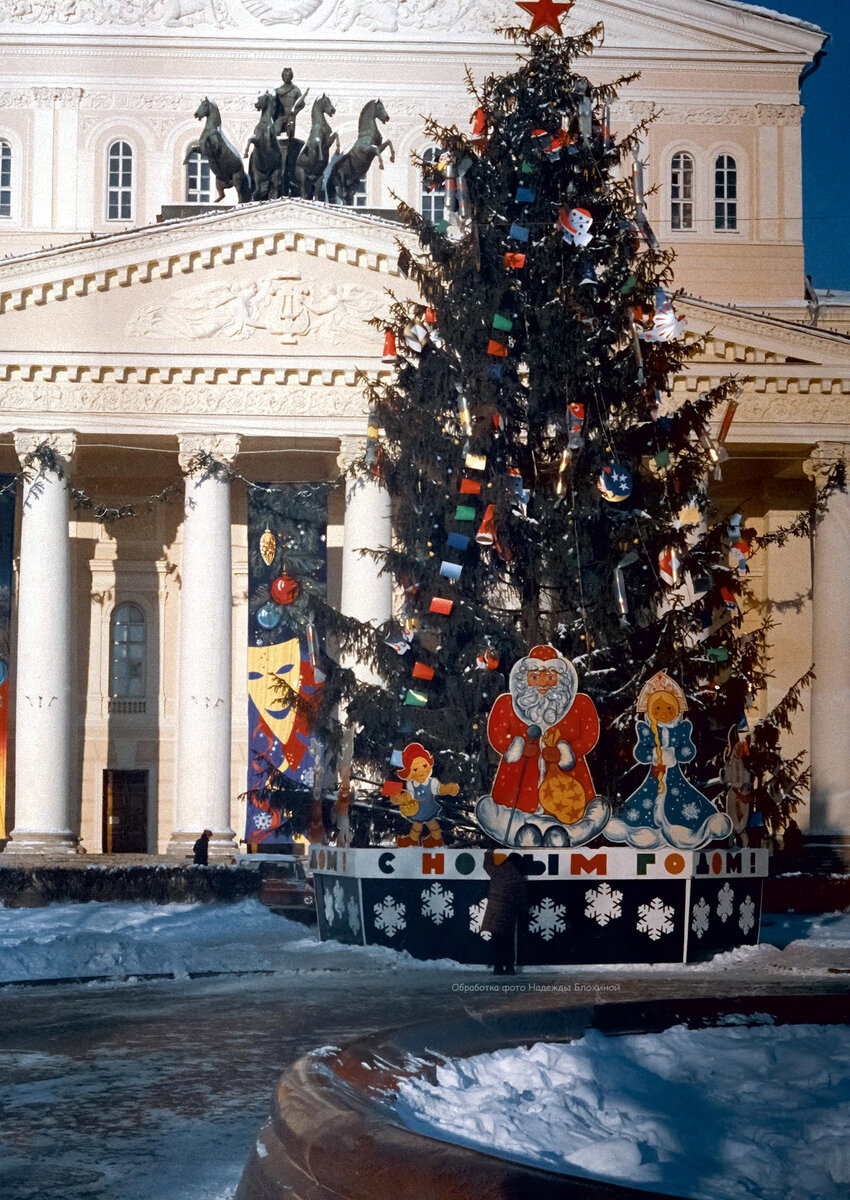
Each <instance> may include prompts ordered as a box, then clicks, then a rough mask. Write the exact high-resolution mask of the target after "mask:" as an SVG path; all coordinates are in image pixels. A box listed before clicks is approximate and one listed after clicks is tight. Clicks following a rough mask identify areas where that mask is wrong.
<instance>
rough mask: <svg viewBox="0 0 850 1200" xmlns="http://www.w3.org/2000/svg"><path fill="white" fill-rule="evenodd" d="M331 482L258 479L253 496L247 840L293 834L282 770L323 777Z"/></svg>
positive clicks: (292, 775)
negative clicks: (317, 721) (327, 485)
mask: <svg viewBox="0 0 850 1200" xmlns="http://www.w3.org/2000/svg"><path fill="white" fill-rule="evenodd" d="M326 536H327V510H326V493H325V491H324V489H321V488H316V487H312V486H310V485H301V484H279V485H273V486H268V487H255V488H254V489H252V490H251V491H250V492H249V497H248V605H249V615H248V723H249V724H248V737H249V758H248V805H247V814H246V827H245V841H246V842H247V843H248V844H249V845H252V846H259V845H261V844H263V843H265V844H268V843H273V842H277V843H281V842H291V841H292V832H291V830H290V827H289V823H288V821H287V819H286V816H285V806H283V805H282V804H281V800H280V784H281V781H282V779H285V780H287V781H291V782H292V783H294V784H298V785H301V786H302V787H303V789H304V791H305V793H307V792H310V793H312V792H313V790H314V789H315V788H316V787H317V786H318V787H320V786H321V773H322V747H321V744H320V742H319V740H318V738H317V737H315V736H314V735H313V734H312V733H311V730H310V723H311V722H310V712H311V708H315V705H316V704H317V702H318V699H319V696H320V692H321V687H322V682H323V680H324V676H323V674H322V672H321V669H320V663H319V653H320V645H319V635H318V632H317V629H316V625H315V622H314V617H315V607H316V602H317V601H318V600H320V599H321V598H323V597H324V595H325V587H326Z"/></svg>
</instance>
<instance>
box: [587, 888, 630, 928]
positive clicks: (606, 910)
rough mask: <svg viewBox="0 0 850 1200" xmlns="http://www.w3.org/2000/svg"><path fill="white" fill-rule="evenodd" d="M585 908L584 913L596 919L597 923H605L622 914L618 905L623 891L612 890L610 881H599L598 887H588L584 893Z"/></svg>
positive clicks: (620, 902) (614, 919)
mask: <svg viewBox="0 0 850 1200" xmlns="http://www.w3.org/2000/svg"><path fill="white" fill-rule="evenodd" d="M584 899H585V903H586V904H587V908H585V910H584V915H585V916H586V917H590V918H591V920H593V921H596V923H597V925H607V924H608V922H609V921H616V919H617V917H621V916H622V915H623V910H622V909H621V908H620V905H621V904H622V902H623V893H622V892H618V891H616V890H612V888H611V885H610V883H600V885H599V887H598V888H588V890H587V891H586V892H585V893H584Z"/></svg>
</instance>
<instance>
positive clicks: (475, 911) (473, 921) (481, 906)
mask: <svg viewBox="0 0 850 1200" xmlns="http://www.w3.org/2000/svg"><path fill="white" fill-rule="evenodd" d="M486 911H487V897H486V896H485V897H484V899H483V900H479V902H478V903H477V904H470V906H469V932H470V933H480V934H481V936H482V938H483V939H484V941H485V942H489V941H490V934H489V933H488V931H487V930H486V929H482V928H481V926H482V925H483V924H484V914H485V913H486Z"/></svg>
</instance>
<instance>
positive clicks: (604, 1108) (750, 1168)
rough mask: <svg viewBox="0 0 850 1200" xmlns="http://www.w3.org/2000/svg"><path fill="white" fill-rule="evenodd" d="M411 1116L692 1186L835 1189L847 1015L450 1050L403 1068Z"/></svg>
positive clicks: (847, 1166) (743, 1198)
mask: <svg viewBox="0 0 850 1200" xmlns="http://www.w3.org/2000/svg"><path fill="white" fill-rule="evenodd" d="M395 1107H396V1113H397V1115H398V1116H399V1117H400V1118H401V1120H402V1121H403V1123H404V1124H405V1125H406V1126H407V1127H408V1128H409V1129H413V1130H416V1131H418V1132H420V1133H426V1134H428V1135H430V1136H431V1137H438V1138H443V1139H445V1140H446V1141H450V1142H456V1143H459V1144H460V1145H464V1146H472V1147H474V1148H476V1149H479V1150H484V1151H487V1152H490V1153H493V1154H497V1155H499V1156H500V1157H504V1158H509V1159H514V1160H517V1161H519V1162H524V1163H530V1164H531V1165H533V1166H543V1167H547V1168H548V1169H550V1170H555V1171H562V1172H565V1173H567V1174H574V1175H591V1176H596V1177H600V1178H604V1179H608V1180H611V1181H613V1182H617V1183H622V1184H628V1185H630V1186H632V1187H639V1188H645V1189H647V1190H648V1191H649V1192H651V1193H653V1194H654V1193H656V1192H662V1193H665V1194H669V1195H674V1196H688V1197H692V1198H693V1200H717V1197H720V1196H722V1197H723V1200H753V1197H758V1198H759V1200H810V1198H811V1197H817V1200H845V1198H846V1196H847V1195H848V1193H850V1145H848V1141H847V1130H848V1129H850V1027H848V1026H846V1025H840V1026H822V1025H800V1026H795V1025H786V1026H782V1027H779V1028H772V1027H771V1026H770V1025H769V1024H766V1025H764V1024H763V1025H761V1026H757V1027H743V1026H736V1027H734V1028H719V1029H700V1030H694V1029H687V1028H686V1027H684V1026H678V1027H676V1028H674V1029H668V1030H666V1031H665V1032H664V1033H660V1034H642V1035H639V1036H638V1035H636V1036H627V1037H613V1038H608V1037H606V1036H605V1035H604V1034H602V1033H600V1032H599V1031H598V1030H595V1029H591V1030H588V1032H587V1033H586V1034H585V1035H584V1037H582V1038H580V1039H578V1040H577V1041H574V1042H572V1043H570V1044H568V1045H558V1044H544V1043H537V1044H536V1045H534V1046H532V1047H531V1048H530V1049H511V1050H500V1051H497V1052H496V1053H494V1054H484V1055H479V1056H477V1057H475V1058H466V1059H460V1060H450V1061H448V1062H447V1063H445V1064H444V1065H442V1066H439V1067H437V1069H436V1083H433V1084H432V1083H430V1082H428V1080H426V1079H423V1078H421V1077H418V1076H417V1077H415V1078H412V1079H408V1080H402V1082H401V1083H400V1085H399V1089H398V1099H397V1101H396V1106H395Z"/></svg>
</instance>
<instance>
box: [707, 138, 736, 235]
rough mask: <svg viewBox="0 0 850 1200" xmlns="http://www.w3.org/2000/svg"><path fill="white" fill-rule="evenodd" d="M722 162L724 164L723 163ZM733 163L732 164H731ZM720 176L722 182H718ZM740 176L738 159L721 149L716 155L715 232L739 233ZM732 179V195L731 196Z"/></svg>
mask: <svg viewBox="0 0 850 1200" xmlns="http://www.w3.org/2000/svg"><path fill="white" fill-rule="evenodd" d="M721 164H722V165H721ZM730 164H731V166H730ZM718 176H720V177H721V180H722V182H721V184H720V185H719V184H718ZM740 177H741V172H740V169H739V167H738V160H737V158H736V157H735V155H734V154H730V153H729V151H728V150H721V151H720V152H719V153H717V154H715V156H714V194H713V204H714V214H713V227H714V232H715V233H737V232H738V228H739V226H738V219H739V211H740V203H741V197H740ZM730 181H731V193H732V194H731V196H730V194H729V193H730ZM718 186H722V189H723V191H722V195H718V191H717V189H718ZM730 217H731V223H730Z"/></svg>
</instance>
